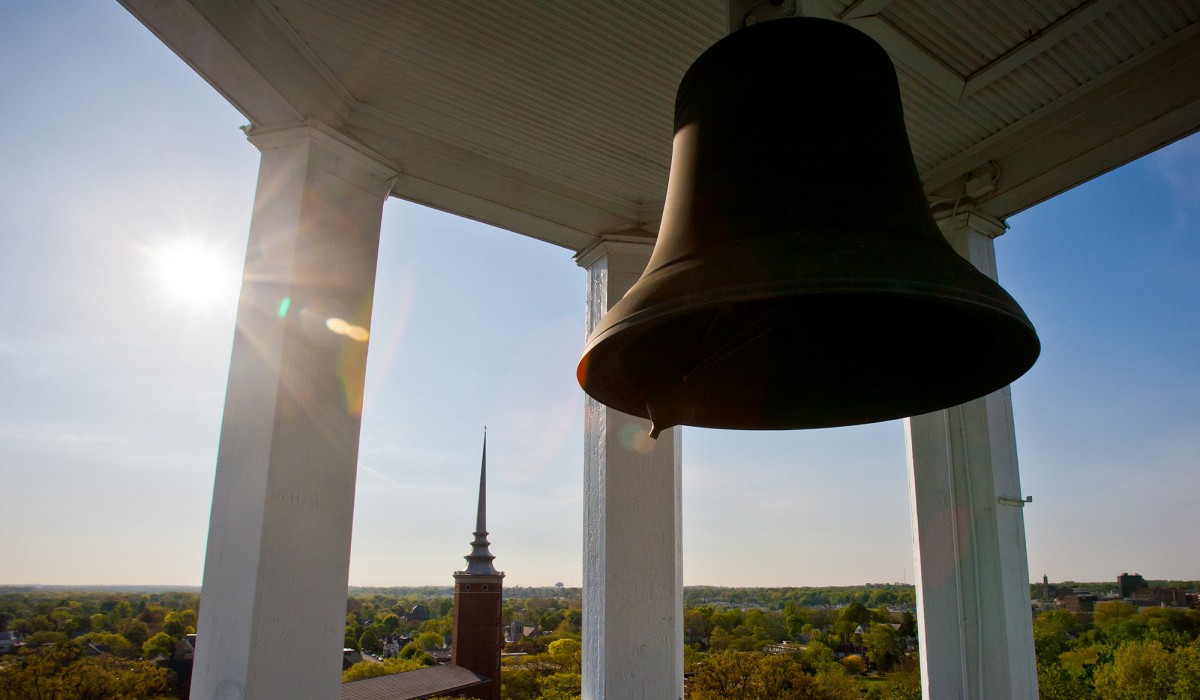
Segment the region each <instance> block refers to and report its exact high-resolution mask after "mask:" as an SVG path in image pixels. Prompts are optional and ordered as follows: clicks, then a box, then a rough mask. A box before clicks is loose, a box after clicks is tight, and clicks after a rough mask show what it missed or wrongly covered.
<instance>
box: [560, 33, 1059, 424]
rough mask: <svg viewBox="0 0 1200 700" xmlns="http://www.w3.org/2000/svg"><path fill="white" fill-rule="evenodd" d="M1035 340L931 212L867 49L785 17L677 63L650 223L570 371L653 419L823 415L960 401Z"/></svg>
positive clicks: (875, 57)
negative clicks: (648, 235) (658, 214)
mask: <svg viewBox="0 0 1200 700" xmlns="http://www.w3.org/2000/svg"><path fill="white" fill-rule="evenodd" d="M1039 350H1040V345H1039V343H1038V338H1037V334H1036V333H1035V332H1034V329H1033V326H1032V324H1031V323H1030V322H1029V319H1028V318H1027V317H1026V316H1025V313H1024V312H1023V311H1022V310H1021V307H1020V306H1018V305H1017V303H1016V302H1015V301H1014V300H1013V299H1012V297H1011V296H1009V295H1008V293H1006V292H1005V291H1004V290H1003V289H1001V288H1000V286H999V285H998V284H996V283H995V282H994V281H992V280H991V279H990V278H988V277H987V276H985V275H983V274H982V273H980V272H978V271H977V270H976V269H975V268H974V267H973V266H972V265H971V264H970V263H968V262H967V261H966V260H964V259H963V258H962V257H960V256H959V255H958V254H957V253H955V252H954V250H953V248H951V247H950V245H949V243H947V242H946V240H945V239H944V238H943V237H942V235H941V233H940V232H939V231H938V228H937V225H936V224H935V223H934V221H933V217H932V216H931V214H930V212H929V208H928V206H927V204H926V200H925V195H924V192H923V191H922V189H921V182H920V179H919V177H918V175H917V169H916V165H915V164H914V162H913V157H912V151H911V149H910V147H909V145H908V135H907V133H906V131H905V128H904V115H903V111H902V108H901V104H900V92H899V88H898V86H897V82H896V74H895V71H894V69H893V68H892V64H891V61H890V60H889V59H888V57H887V54H886V53H885V52H884V51H883V49H881V48H880V47H879V46H878V45H877V44H876V43H875V42H874V41H873V40H871V39H870V38H869V37H867V36H866V35H865V34H862V33H861V32H859V31H857V30H855V29H853V28H851V27H848V26H846V25H844V24H840V23H838V22H832V21H827V20H820V19H811V18H803V19H801V18H797V19H782V20H775V21H770V22H764V23H762V24H758V25H755V26H752V27H750V28H748V29H743V30H740V31H738V32H735V33H733V34H731V35H730V36H728V37H726V38H725V39H723V40H721V41H720V42H718V43H717V44H715V45H714V46H713V47H712V48H710V49H709V50H708V51H706V52H705V53H704V54H703V55H702V56H700V58H699V59H698V60H697V61H696V62H695V63H694V64H693V65H692V67H691V69H690V70H688V72H687V75H685V76H684V78H683V81H682V83H680V86H679V92H678V95H677V97H676V101H675V140H674V150H673V154H672V161H671V174H670V180H669V183H668V186H667V197H666V204H665V209H664V212H663V219H662V225H661V227H660V229H659V234H658V241H657V243H656V245H655V247H654V252H653V254H652V256H651V258H650V262H649V264H648V265H647V267H646V271H645V272H644V273H643V274H642V277H641V278H640V279H639V280H638V282H637V283H636V284H634V286H633V287H632V289H630V290H629V293H628V294H626V295H625V297H624V298H623V299H621V301H620V302H618V303H617V304H616V305H615V306H613V308H612V309H611V310H610V311H609V312H608V314H607V315H606V316H605V317H604V318H603V319H602V320H601V321H600V323H599V325H598V326H597V327H596V329H595V330H594V332H593V333H592V335H591V337H590V338H589V339H588V342H587V346H586V347H585V349H584V353H583V358H582V359H581V360H580V362H579V368H578V377H579V383H580V385H581V386H582V387H583V389H584V390H585V391H586V392H587V393H588V394H590V395H591V396H593V397H595V398H596V399H597V400H599V401H600V402H601V403H604V404H606V405H608V406H611V407H613V408H616V409H618V410H620V411H624V412H626V413H630V414H633V415H637V416H642V417H643V418H650V419H651V420H652V422H653V426H654V427H653V429H652V430H651V434H652V435H654V436H657V434H658V432H659V431H660V430H662V429H665V428H668V427H671V426H674V425H695V426H702V427H709V428H736V429H790V428H825V427H833V426H841V425H854V424H858V423H870V422H874V421H881V420H889V419H893V418H900V417H903V416H911V415H917V414H921V413H927V412H929V411H934V410H938V409H942V408H946V407H949V406H953V405H955V404H959V403H963V402H965V401H968V400H970V399H973V398H976V397H979V396H982V395H984V394H987V393H988V392H991V391H994V390H996V389H999V388H1001V387H1003V386H1004V385H1006V384H1008V383H1010V382H1012V381H1013V380H1014V379H1016V378H1017V377H1019V376H1021V375H1022V374H1024V373H1025V371H1026V370H1028V369H1029V368H1030V367H1031V366H1032V365H1033V362H1034V360H1036V359H1037V356H1038V352H1039Z"/></svg>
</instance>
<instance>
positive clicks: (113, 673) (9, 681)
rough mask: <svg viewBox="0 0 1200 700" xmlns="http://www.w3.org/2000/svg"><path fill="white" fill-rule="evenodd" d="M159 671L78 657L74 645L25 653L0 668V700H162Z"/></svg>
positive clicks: (165, 682) (165, 693)
mask: <svg viewBox="0 0 1200 700" xmlns="http://www.w3.org/2000/svg"><path fill="white" fill-rule="evenodd" d="M170 693H171V682H170V680H169V679H168V678H167V672H166V670H164V669H160V668H156V667H155V666H154V664H151V663H147V662H143V661H132V660H127V659H119V658H117V657H115V656H107V655H104V656H94V657H85V656H83V650H82V648H81V647H80V646H79V645H77V644H60V645H56V646H51V647H42V648H39V649H26V650H22V651H21V653H19V654H18V655H17V657H16V659H15V660H12V661H10V662H8V663H6V664H5V665H3V666H0V700H30V699H31V698H33V699H38V700H109V699H117V698H119V699H120V700H158V699H160V698H168V697H170Z"/></svg>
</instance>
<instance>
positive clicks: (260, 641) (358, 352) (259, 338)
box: [191, 127, 395, 700]
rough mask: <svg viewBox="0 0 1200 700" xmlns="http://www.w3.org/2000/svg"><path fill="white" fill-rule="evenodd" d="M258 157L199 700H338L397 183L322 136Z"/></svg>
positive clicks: (310, 132) (298, 132) (296, 137)
mask: <svg viewBox="0 0 1200 700" xmlns="http://www.w3.org/2000/svg"><path fill="white" fill-rule="evenodd" d="M250 140H251V142H252V143H254V145H255V146H257V147H258V148H259V150H260V151H261V152H262V162H261V165H260V170H259V177H258V190H257V193H256V195H255V200H254V214H253V219H252V221H251V224H250V240H249V245H248V249H247V253H246V262H245V270H244V275H243V280H242V292H241V298H240V301H239V302H238V313H237V329H236V332H235V335H234V341H233V355H232V359H231V362H230V367H229V385H228V388H227V390H226V396H225V413H224V417H223V421H222V425H221V443H220V448H219V450H218V453H217V472H216V484H215V488H214V492H213V505H212V517H211V520H210V523H209V534H208V554H207V558H206V560H205V564H204V584H203V589H202V591H201V602H200V620H199V624H198V629H197V641H198V649H197V653H196V663H195V668H194V671H193V677H192V694H191V697H192V698H200V699H202V700H210V699H215V700H240V699H241V698H264V699H265V698H314V699H319V700H332V699H334V698H337V697H339V696H340V692H341V691H340V685H341V683H340V681H341V668H342V644H343V635H344V626H345V620H346V580H347V575H348V571H349V562H350V529H351V519H352V515H353V511H354V482H355V476H356V469H357V463H358V437H359V422H360V412H361V408H362V394H363V378H364V375H365V370H366V357H367V339H366V333H367V330H366V329H368V328H369V327H370V322H371V295H372V290H373V289H374V286H375V263H376V257H377V254H378V247H379V226H380V218H381V216H382V212H383V203H384V200H385V198H386V197H387V195H388V192H389V191H390V190H391V178H392V177H394V175H395V173H393V172H391V171H390V170H388V169H387V168H386V167H383V166H381V165H379V164H377V163H376V162H374V161H373V160H370V159H368V158H367V157H365V156H363V155H362V154H360V153H359V152H357V151H356V150H354V149H353V148H351V147H350V146H348V145H346V144H344V143H342V142H341V141H339V140H337V139H336V138H335V137H332V136H330V135H328V134H326V133H325V132H323V131H322V130H319V129H316V128H313V127H295V128H289V129H285V130H276V131H269V132H266V133H257V132H256V133H252V134H251V136H250Z"/></svg>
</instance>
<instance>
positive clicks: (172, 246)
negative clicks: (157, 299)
mask: <svg viewBox="0 0 1200 700" xmlns="http://www.w3.org/2000/svg"><path fill="white" fill-rule="evenodd" d="M150 265H151V273H152V274H153V276H154V279H155V281H156V282H157V283H158V289H159V291H160V292H161V293H162V294H163V297H164V298H165V300H166V301H167V302H168V303H170V304H172V305H183V306H188V307H190V308H192V309H195V310H200V309H205V308H212V307H214V306H216V305H217V304H218V303H220V302H222V301H223V300H225V299H227V298H228V297H229V295H231V294H234V293H235V292H236V285H237V280H238V276H237V270H236V269H235V268H234V266H233V264H232V262H231V261H229V260H227V259H226V258H225V257H224V256H222V255H221V254H220V253H218V252H217V251H216V250H214V249H213V248H212V247H210V246H208V245H205V244H204V243H202V242H200V241H197V240H194V239H175V240H172V241H168V242H165V243H163V244H162V245H159V246H158V247H157V248H155V249H153V250H152V251H151V252H150Z"/></svg>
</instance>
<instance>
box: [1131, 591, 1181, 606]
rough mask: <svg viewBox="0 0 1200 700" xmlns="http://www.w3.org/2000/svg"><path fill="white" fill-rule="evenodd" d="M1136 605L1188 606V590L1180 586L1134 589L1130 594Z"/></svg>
mask: <svg viewBox="0 0 1200 700" xmlns="http://www.w3.org/2000/svg"><path fill="white" fill-rule="evenodd" d="M1129 598H1130V599H1131V600H1132V601H1133V603H1134V605H1139V606H1142V607H1145V606H1148V605H1166V606H1169V607H1173V608H1186V607H1188V595H1187V592H1186V591H1182V590H1180V589H1178V588H1143V589H1141V590H1138V591H1134V592H1133V595H1131V596H1129Z"/></svg>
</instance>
